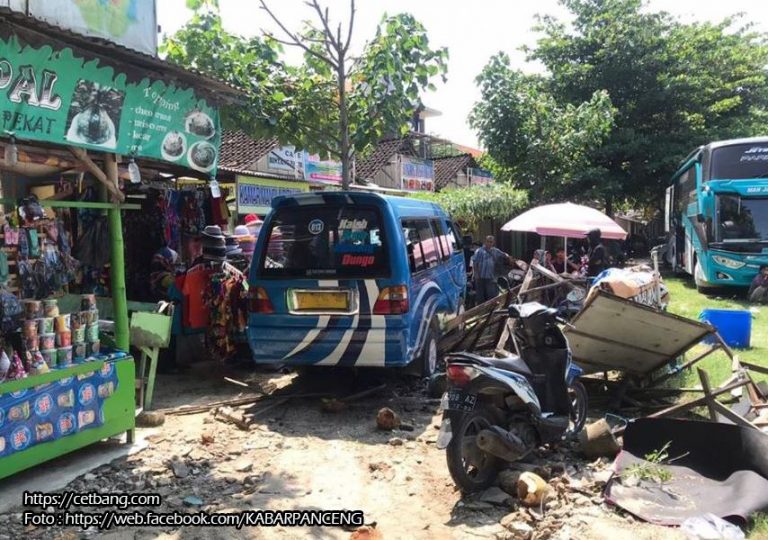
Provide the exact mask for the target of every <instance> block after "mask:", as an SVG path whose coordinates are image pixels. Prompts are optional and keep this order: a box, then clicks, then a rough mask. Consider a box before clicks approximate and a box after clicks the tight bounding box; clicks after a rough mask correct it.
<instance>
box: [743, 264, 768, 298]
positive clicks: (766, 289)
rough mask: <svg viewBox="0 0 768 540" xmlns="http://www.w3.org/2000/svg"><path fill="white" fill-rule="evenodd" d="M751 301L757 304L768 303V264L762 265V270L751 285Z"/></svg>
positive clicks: (749, 295) (749, 296)
mask: <svg viewBox="0 0 768 540" xmlns="http://www.w3.org/2000/svg"><path fill="white" fill-rule="evenodd" d="M748 298H749V301H750V302H752V303H755V304H767V303H768V265H766V264H763V265H761V266H760V272H759V273H758V274H757V275H756V276H755V279H753V280H752V284H751V285H750V286H749V294H748Z"/></svg>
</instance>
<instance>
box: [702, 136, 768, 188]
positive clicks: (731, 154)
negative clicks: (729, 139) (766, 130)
mask: <svg viewBox="0 0 768 540" xmlns="http://www.w3.org/2000/svg"><path fill="white" fill-rule="evenodd" d="M710 171H711V174H710V180H736V179H747V178H768V142H765V143H755V144H736V145H733V146H723V147H720V148H715V149H714V150H713V151H712V165H711V169H710Z"/></svg>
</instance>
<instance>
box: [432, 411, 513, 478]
mask: <svg viewBox="0 0 768 540" xmlns="http://www.w3.org/2000/svg"><path fill="white" fill-rule="evenodd" d="M449 414H450V416H449V418H450V419H451V426H452V432H453V436H452V437H451V442H450V443H448V447H447V448H446V451H445V453H446V458H447V460H448V471H449V472H450V473H451V478H453V481H454V483H455V484H456V485H457V486H458V487H459V489H461V491H462V492H464V493H473V492H475V491H481V490H484V489H486V488H489V487H491V485H492V484H493V482H494V481H495V480H496V475H497V473H498V471H499V469H500V468H501V465H502V460H501V459H499V458H497V457H496V456H492V455H491V454H488V453H486V452H483V451H482V450H480V448H479V447H478V446H477V443H476V440H477V435H478V434H479V433H480V432H481V431H482V430H484V429H488V428H490V427H491V426H493V425H494V423H495V422H494V415H493V414H492V413H491V411H490V410H488V409H487V408H485V407H482V406H478V407H476V408H475V410H473V411H471V412H468V413H456V412H451V413H449Z"/></svg>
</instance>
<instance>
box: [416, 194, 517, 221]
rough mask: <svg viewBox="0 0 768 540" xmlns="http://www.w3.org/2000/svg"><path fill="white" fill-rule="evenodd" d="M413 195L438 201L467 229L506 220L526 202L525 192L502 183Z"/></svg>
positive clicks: (514, 214) (515, 213) (513, 215)
mask: <svg viewBox="0 0 768 540" xmlns="http://www.w3.org/2000/svg"><path fill="white" fill-rule="evenodd" d="M414 196H415V197H417V198H419V199H424V200H428V201H432V202H435V203H437V204H439V205H440V206H442V207H443V208H444V209H445V211H446V212H448V213H449V214H450V215H451V217H453V218H454V219H455V220H457V221H459V222H460V223H461V224H462V226H464V227H465V228H467V229H470V230H472V229H475V228H476V227H477V226H478V225H479V224H480V222H482V221H484V220H487V219H494V220H501V221H506V220H510V219H512V218H513V217H515V216H516V215H517V214H519V213H520V212H522V211H523V210H524V209H525V208H526V206H527V205H528V193H527V192H526V191H524V190H521V189H517V188H515V187H514V186H512V185H510V184H504V183H493V184H490V185H487V186H470V187H467V188H461V189H447V190H443V191H440V192H439V193H418V194H414Z"/></svg>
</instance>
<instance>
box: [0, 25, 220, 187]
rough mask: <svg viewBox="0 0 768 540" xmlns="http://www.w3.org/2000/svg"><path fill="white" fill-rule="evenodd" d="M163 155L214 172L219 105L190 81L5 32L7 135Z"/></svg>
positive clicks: (3, 112)
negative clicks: (132, 70)
mask: <svg viewBox="0 0 768 540" xmlns="http://www.w3.org/2000/svg"><path fill="white" fill-rule="evenodd" d="M9 135H14V136H15V137H16V138H17V139H18V140H19V141H21V142H23V141H24V140H30V141H45V142H50V143H56V144H63V145H72V146H79V147H83V148H88V149H91V150H100V151H103V152H114V153H116V154H122V155H125V156H137V157H145V158H152V159H158V160H162V161H166V162H170V163H174V164H176V165H180V166H185V167H191V168H192V169H196V170H198V171H200V172H203V173H207V174H210V175H211V176H213V175H215V173H216V168H217V165H218V161H219V146H220V143H221V127H220V125H219V114H218V111H217V110H216V109H215V108H214V107H211V106H210V105H209V104H208V103H207V102H206V101H205V100H203V99H200V98H199V97H198V96H196V95H195V93H194V91H193V90H192V89H189V88H178V87H176V86H174V85H173V84H166V83H165V82H163V81H159V80H150V79H148V78H143V79H141V80H131V79H129V77H128V76H127V75H126V74H125V73H120V72H119V71H116V70H115V69H114V68H113V67H111V66H107V65H103V64H102V63H101V62H99V60H96V59H87V58H81V57H79V56H76V55H75V53H74V52H73V51H72V50H71V49H69V48H64V49H60V50H55V49H53V48H51V47H48V46H43V47H40V48H33V47H31V46H26V45H24V44H22V43H20V41H19V40H18V38H17V37H16V36H0V136H3V137H8V136H9Z"/></svg>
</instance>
